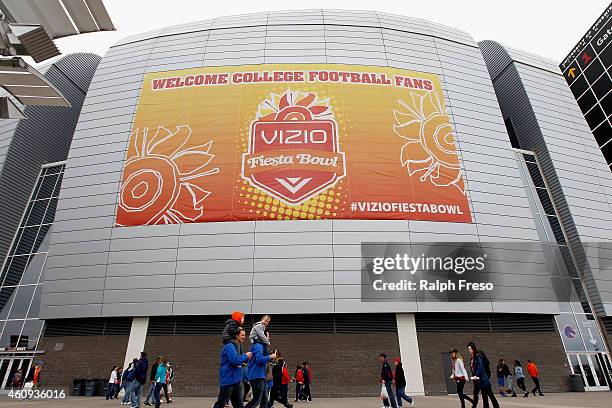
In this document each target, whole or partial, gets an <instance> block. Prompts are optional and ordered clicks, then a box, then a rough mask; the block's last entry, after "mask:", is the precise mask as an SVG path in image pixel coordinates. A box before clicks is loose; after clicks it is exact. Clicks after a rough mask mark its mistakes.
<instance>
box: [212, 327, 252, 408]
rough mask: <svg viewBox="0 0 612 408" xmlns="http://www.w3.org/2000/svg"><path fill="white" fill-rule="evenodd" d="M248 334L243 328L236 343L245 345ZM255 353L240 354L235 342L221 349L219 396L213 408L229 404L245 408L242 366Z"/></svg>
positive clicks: (226, 344)
mask: <svg viewBox="0 0 612 408" xmlns="http://www.w3.org/2000/svg"><path fill="white" fill-rule="evenodd" d="M245 339H246V332H245V331H244V329H243V328H239V329H238V334H237V335H236V336H235V339H234V340H235V341H236V342H238V344H239V345H242V343H244V340H245ZM252 355H253V353H251V352H250V351H247V352H246V353H244V354H239V353H238V351H237V350H236V347H235V345H234V343H233V342H226V343H225V345H224V346H223V348H222V349H221V360H220V362H219V395H218V396H217V401H216V402H215V404H214V405H213V408H223V407H225V405H226V404H227V403H228V402H231V403H232V406H233V407H234V408H243V407H244V403H243V400H242V398H243V395H242V364H243V363H245V362H247V361H248V360H249V359H250V358H251V357H252Z"/></svg>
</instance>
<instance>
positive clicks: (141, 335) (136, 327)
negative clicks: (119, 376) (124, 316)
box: [123, 317, 149, 369]
mask: <svg viewBox="0 0 612 408" xmlns="http://www.w3.org/2000/svg"><path fill="white" fill-rule="evenodd" d="M148 329H149V318H148V317H134V318H132V329H131V330H130V339H129V340H128V345H127V350H126V351H125V361H124V362H123V369H126V368H127V366H128V365H129V364H130V363H131V362H132V360H133V359H134V357H136V358H138V357H140V352H141V351H143V350H144V346H145V339H146V338H147V330H148Z"/></svg>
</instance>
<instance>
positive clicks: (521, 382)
mask: <svg viewBox="0 0 612 408" xmlns="http://www.w3.org/2000/svg"><path fill="white" fill-rule="evenodd" d="M516 385H518V387H519V388H520V389H521V390H523V391H524V392H525V393H527V395H529V392H527V387H525V377H521V378H517V379H516Z"/></svg>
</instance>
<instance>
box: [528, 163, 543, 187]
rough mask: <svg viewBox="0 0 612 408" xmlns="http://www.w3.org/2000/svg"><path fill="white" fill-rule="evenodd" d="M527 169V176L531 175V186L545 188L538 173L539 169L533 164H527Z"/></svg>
mask: <svg viewBox="0 0 612 408" xmlns="http://www.w3.org/2000/svg"><path fill="white" fill-rule="evenodd" d="M527 168H528V169H529V174H530V175H531V179H532V180H533V185H534V186H536V187H543V188H545V187H546V184H544V179H543V178H542V174H541V173H540V168H539V167H538V165H537V164H535V163H527Z"/></svg>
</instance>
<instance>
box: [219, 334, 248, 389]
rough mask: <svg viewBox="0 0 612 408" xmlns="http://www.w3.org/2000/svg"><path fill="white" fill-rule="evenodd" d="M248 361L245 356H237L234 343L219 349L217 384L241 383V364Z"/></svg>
mask: <svg viewBox="0 0 612 408" xmlns="http://www.w3.org/2000/svg"><path fill="white" fill-rule="evenodd" d="M247 360H248V357H247V356H246V354H239V353H238V351H236V346H235V345H234V343H231V342H230V343H227V344H226V345H225V346H223V348H222V349H221V363H220V364H219V384H220V385H221V386H224V385H232V384H238V383H241V382H242V363H244V362H245V361H247Z"/></svg>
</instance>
